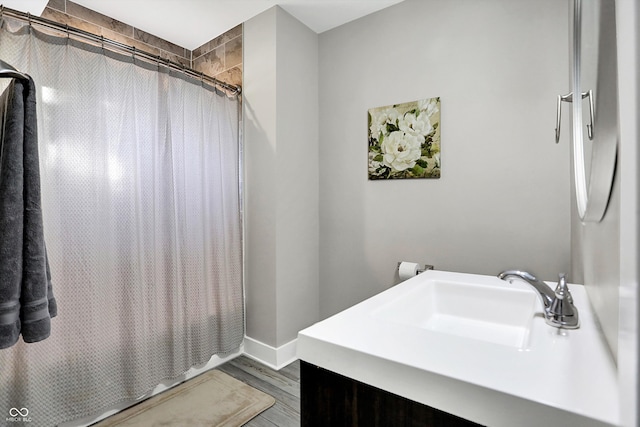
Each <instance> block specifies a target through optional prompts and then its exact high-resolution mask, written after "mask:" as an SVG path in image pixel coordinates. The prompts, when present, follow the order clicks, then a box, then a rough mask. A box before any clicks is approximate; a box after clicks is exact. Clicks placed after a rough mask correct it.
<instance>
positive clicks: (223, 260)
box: [0, 18, 244, 426]
mask: <svg viewBox="0 0 640 427" xmlns="http://www.w3.org/2000/svg"><path fill="white" fill-rule="evenodd" d="M18 27H20V28H18ZM0 58H2V59H3V60H4V61H6V62H8V63H10V64H12V65H13V66H15V67H16V68H18V69H19V70H21V71H23V72H26V73H28V74H30V75H31V76H32V77H33V79H34V80H35V82H36V86H37V95H38V98H37V102H38V110H37V113H38V126H39V129H38V136H39V144H40V147H39V151H40V168H41V181H42V210H43V221H44V232H45V240H46V242H47V250H48V254H49V262H50V269H51V275H52V278H53V283H54V288H55V292H56V299H57V303H58V316H57V317H56V318H54V319H53V320H52V331H51V336H50V337H49V338H47V339H46V340H44V341H42V342H40V343H35V344H25V343H24V342H22V341H20V342H19V343H18V344H16V345H15V346H13V347H11V348H9V349H6V350H0V425H3V423H4V422H5V419H7V418H8V417H11V416H13V415H16V414H18V413H20V414H24V413H25V412H26V411H24V409H27V410H28V417H29V419H30V420H31V422H30V423H29V425H31V426H53V425H57V424H59V423H61V422H65V421H69V420H74V419H79V418H81V417H85V416H87V415H92V414H96V413H100V412H101V410H103V409H104V408H107V407H109V406H111V405H114V404H116V403H119V402H121V401H124V400H127V399H132V398H137V397H139V396H141V395H143V394H144V393H146V392H148V391H149V390H151V389H152V388H153V387H154V386H156V385H157V384H158V383H159V382H161V381H162V380H163V379H168V378H174V377H177V376H179V375H181V374H182V373H184V372H185V371H187V370H188V369H189V368H190V367H192V366H194V365H198V364H202V363H205V362H207V361H208V360H209V359H210V357H211V356H212V355H213V354H219V355H223V354H225V353H229V352H233V351H235V350H236V349H238V348H239V346H240V344H241V342H242V339H243V335H244V312H243V310H244V308H243V296H242V277H241V274H242V258H241V257H242V251H241V216H240V200H239V145H238V123H239V117H238V99H237V98H229V97H227V96H224V95H222V94H220V93H217V92H216V91H215V90H213V89H211V88H208V87H206V86H204V85H203V84H202V83H201V82H200V81H197V80H190V79H187V78H186V77H184V76H182V77H181V76H179V75H177V74H174V72H170V71H168V70H167V69H166V68H164V67H162V66H159V65H158V64H149V63H146V62H143V61H141V60H137V59H135V57H134V58H132V57H131V56H124V55H120V54H115V53H113V52H108V51H103V49H102V48H101V47H100V46H97V47H96V46H89V45H87V44H84V43H80V42H78V41H75V40H73V39H70V38H68V37H59V36H53V35H51V34H45V33H43V32H40V31H38V30H36V29H35V28H32V27H30V26H22V24H20V25H17V24H16V23H14V22H13V21H10V20H8V18H5V20H4V21H3V22H2V28H1V29H0ZM1 84H2V82H0V85H1ZM0 89H2V88H0ZM14 424H15V423H14Z"/></svg>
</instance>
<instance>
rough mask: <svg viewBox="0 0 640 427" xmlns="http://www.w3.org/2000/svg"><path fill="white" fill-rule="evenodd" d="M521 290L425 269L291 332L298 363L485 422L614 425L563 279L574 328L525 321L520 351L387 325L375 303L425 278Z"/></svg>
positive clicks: (583, 311) (594, 353)
mask: <svg viewBox="0 0 640 427" xmlns="http://www.w3.org/2000/svg"><path fill="white" fill-rule="evenodd" d="M443 277H444V278H446V280H459V281H466V282H469V281H477V282H478V283H480V284H481V283H487V284H490V286H509V287H514V286H515V287H520V288H521V289H524V290H531V292H533V290H532V289H531V288H530V287H529V286H528V285H527V284H525V283H519V282H518V281H514V282H513V283H511V284H509V283H507V282H505V281H502V280H499V279H497V278H496V277H493V276H481V275H469V274H463V273H450V272H441V271H427V272H425V273H423V274H420V275H418V276H416V277H415V278H411V279H410V280H407V281H405V282H403V283H401V284H399V285H396V286H394V287H392V288H390V289H388V290H387V291H385V292H382V293H380V294H378V295H376V296H374V297H372V298H370V299H368V300H366V301H363V302H362V303H360V304H357V305H355V306H353V307H351V308H349V309H347V310H345V311H343V312H341V313H338V314H336V315H335V316H333V317H330V318H328V319H326V320H324V321H322V322H319V323H317V324H315V325H313V326H311V327H309V328H307V329H305V330H303V331H301V332H300V333H299V334H298V343H297V353H298V357H299V358H300V359H301V360H304V361H306V362H309V363H312V364H314V365H317V366H320V367H322V368H325V369H328V370H331V371H334V372H336V373H339V374H341V375H344V376H347V377H350V378H352V379H355V380H358V381H361V382H364V383H366V384H370V385H372V386H375V387H378V388H381V389H384V390H387V391H390V392H392V393H395V394H397V395H400V396H403V397H406V398H408V399H411V400H414V401H417V402H420V403H423V404H426V405H429V406H432V407H435V408H437V409H440V410H443V411H445V412H448V413H451V414H454V415H457V416H460V417H462V418H465V419H468V420H471V421H474V422H476V423H479V424H482V425H486V426H491V427H500V426H505V427H513V426H519V427H526V426H532V427H534V426H535V427H539V426H543V425H554V426H563V427H566V426H576V427H588V426H616V425H618V424H619V409H618V401H619V399H618V384H617V379H616V375H617V371H616V367H615V364H614V362H613V358H612V356H611V354H610V352H609V350H608V348H607V347H606V344H605V342H604V338H603V336H602V332H601V331H600V329H599V327H598V325H597V323H596V321H595V318H594V315H593V312H592V309H591V306H590V304H589V301H588V298H587V295H586V292H585V289H584V287H583V286H581V285H575V284H570V285H569V287H570V290H571V292H572V294H573V298H574V302H575V305H576V307H578V309H579V313H580V323H581V326H580V328H579V329H575V330H565V329H558V328H554V327H551V326H549V325H547V324H546V323H545V321H544V318H543V317H542V314H541V313H542V311H541V307H540V314H539V315H536V316H534V317H533V321H532V322H531V330H530V333H529V336H528V338H527V341H526V343H525V344H524V345H523V346H521V347H520V348H516V347H513V346H508V345H499V344H494V343H490V342H487V341H484V340H476V339H472V338H468V337H462V336H456V335H452V334H448V333H440V332H434V331H431V330H428V329H425V328H424V327H418V326H411V325H408V324H405V323H401V322H393V321H389V319H387V318H384V316H378V315H376V313H379V312H380V310H381V308H382V307H384V306H385V305H387V304H388V303H389V301H393V300H396V299H397V298H398V297H401V296H403V295H405V294H407V293H411V292H412V291H413V290H415V289H416V287H420V286H425V284H427V283H428V282H429V281H430V280H438V279H440V278H443Z"/></svg>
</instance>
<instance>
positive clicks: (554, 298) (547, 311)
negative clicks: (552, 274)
mask: <svg viewBox="0 0 640 427" xmlns="http://www.w3.org/2000/svg"><path fill="white" fill-rule="evenodd" d="M498 278H499V279H502V280H506V281H508V282H509V283H511V280H512V279H521V280H524V281H525V282H526V283H528V284H529V285H531V286H532V287H533V288H534V289H535V290H536V292H537V293H538V296H539V297H540V300H541V301H542V306H543V309H544V318H545V321H546V322H547V324H548V325H551V326H554V327H556V328H566V329H576V328H579V327H580V321H579V319H578V309H577V308H576V306H575V305H573V297H572V296H571V292H570V291H569V287H568V286H567V278H566V275H565V274H560V275H559V280H558V285H557V286H556V290H555V292H554V291H553V290H551V288H550V287H549V285H547V284H546V283H544V282H543V281H542V280H540V279H538V278H536V277H535V276H534V275H533V274H531V273H527V272H526V271H519V270H507V271H503V272H502V273H500V274H498Z"/></svg>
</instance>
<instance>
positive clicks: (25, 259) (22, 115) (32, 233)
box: [0, 78, 57, 349]
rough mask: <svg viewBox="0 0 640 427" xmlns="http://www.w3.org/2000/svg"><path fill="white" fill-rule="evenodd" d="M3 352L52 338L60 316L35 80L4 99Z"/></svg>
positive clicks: (0, 199)
mask: <svg viewBox="0 0 640 427" xmlns="http://www.w3.org/2000/svg"><path fill="white" fill-rule="evenodd" d="M0 118H1V119H2V127H1V128H0V349H3V348H7V347H11V346H12V345H14V344H15V343H16V342H17V341H18V338H19V336H20V334H22V339H23V340H24V341H25V342H28V343H32V342H37V341H41V340H43V339H45V338H47V337H48V336H49V335H50V333H51V317H54V316H55V315H56V312H57V308H56V301H55V299H54V297H53V292H52V289H51V277H50V273H49V264H48V261H47V253H46V248H45V243H44V232H43V226H42V209H41V207H40V164H39V160H38V133H37V122H36V89H35V85H34V83H33V80H32V79H31V78H29V79H28V80H26V79H25V80H21V79H14V80H12V81H11V83H10V84H9V87H8V88H7V89H6V90H5V91H4V92H3V93H2V95H1V96H0Z"/></svg>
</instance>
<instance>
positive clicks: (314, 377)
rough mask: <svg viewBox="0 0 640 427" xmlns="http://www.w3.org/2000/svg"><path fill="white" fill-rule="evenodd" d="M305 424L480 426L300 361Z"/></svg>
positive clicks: (310, 426)
mask: <svg viewBox="0 0 640 427" xmlns="http://www.w3.org/2000/svg"><path fill="white" fill-rule="evenodd" d="M300 392H301V399H300V415H301V425H302V427H340V426H345V427H346V426H360V427H402V426H411V427H472V426H473V427H477V426H479V424H476V423H473V422H471V421H467V420H465V419H462V418H459V417H456V416H455V415H451V414H448V413H446V412H442V411H440V410H438V409H435V408H432V407H430V406H427V405H423V404H421V403H417V402H414V401H412V400H409V399H406V398H404V397H401V396H398V395H395V394H393V393H389V392H388V391H385V390H381V389H378V388H376V387H373V386H370V385H368V384H364V383H361V382H358V381H355V380H352V379H351V378H347V377H344V376H342V375H339V374H336V373H335V372H331V371H328V370H326V369H323V368H320V367H318V366H315V365H312V364H310V363H307V362H305V361H302V360H301V361H300Z"/></svg>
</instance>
